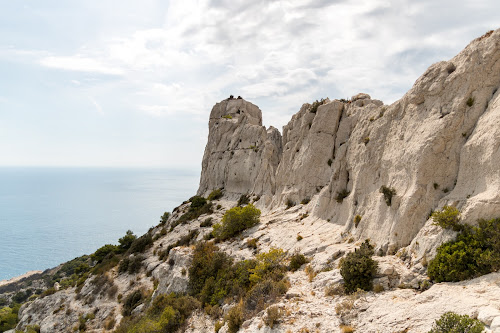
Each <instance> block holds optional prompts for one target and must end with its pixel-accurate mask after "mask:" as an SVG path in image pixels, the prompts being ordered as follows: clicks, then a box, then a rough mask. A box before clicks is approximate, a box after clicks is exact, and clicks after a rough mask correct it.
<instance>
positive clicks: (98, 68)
mask: <svg viewBox="0 0 500 333" xmlns="http://www.w3.org/2000/svg"><path fill="white" fill-rule="evenodd" d="M0 5H1V8H2V10H1V11H0V166H107V167H161V168H163V167H172V168H200V165H201V159H202V155H203V150H204V148H205V144H206V140H207V136H208V118H209V114H210V110H211V108H212V106H213V105H214V104H215V103H216V102H219V101H221V100H222V99H225V98H227V97H228V96H229V95H230V94H233V95H235V96H238V95H241V96H243V98H245V99H246V100H248V101H250V102H252V103H254V104H256V105H257V106H259V108H260V109H261V110H262V113H263V121H264V125H266V126H269V125H272V126H274V127H277V128H278V129H280V130H281V128H282V126H283V125H285V124H286V123H287V122H288V121H289V120H290V118H291V116H292V115H293V114H294V113H296V112H297V111H298V110H299V109H300V107H301V105H302V104H303V103H306V102H312V101H314V100H316V99H320V98H324V97H329V98H330V99H333V98H349V97H351V96H353V95H355V94H357V93H359V92H365V93H368V94H370V95H371V96H372V98H376V99H380V100H382V101H384V102H385V103H386V104H390V103H392V102H394V101H396V100H398V99H399V98H401V97H402V96H403V95H404V93H405V92H406V91H407V90H408V89H410V88H411V86H412V85H413V83H414V82H415V80H416V79H417V78H418V77H419V76H420V75H421V74H423V73H424V71H425V69H426V68H427V67H429V66H430V65H431V64H433V63H435V62H437V61H441V60H448V59H450V58H452V57H453V56H454V55H455V54H457V53H458V52H460V51H461V50H462V49H463V48H464V47H465V46H466V45H467V44H468V43H469V42H470V41H472V40H473V39H474V38H476V37H479V36H481V35H483V34H484V33H485V32H487V31H488V30H491V29H497V28H499V22H498V13H499V12H500V2H499V1H497V0H473V1H468V0H465V1H449V0H443V1H437V0H422V1H415V0H413V1H406V0H401V1H395V0H394V1H384V0H369V1H362V0H361V1H360V0H358V1H349V0H332V1H328V0H304V1H279V0H268V1H261V0H241V1H239V0H181V1H177V0H170V1H168V0H161V1H156V0H141V1H131V0H120V1H118V0H99V1H97V0H68V1H60V0H57V1H56V0H44V1H39V0H17V1H10V0H0Z"/></svg>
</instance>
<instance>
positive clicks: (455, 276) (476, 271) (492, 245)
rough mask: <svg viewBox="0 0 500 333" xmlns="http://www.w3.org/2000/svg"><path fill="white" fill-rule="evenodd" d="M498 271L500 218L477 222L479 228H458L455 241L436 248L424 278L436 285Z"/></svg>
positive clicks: (499, 267)
mask: <svg viewBox="0 0 500 333" xmlns="http://www.w3.org/2000/svg"><path fill="white" fill-rule="evenodd" d="M452 216H453V214H452ZM446 225H447V224H446ZM498 269H500V218H498V219H492V220H489V221H487V220H479V221H478V226H470V225H460V232H459V234H458V235H457V238H456V239H455V240H453V241H450V242H446V243H444V244H442V245H441V246H439V247H438V249H437V254H436V257H435V258H434V259H432V260H431V261H430V262H429V265H428V269H427V275H428V276H429V277H430V278H431V279H432V280H434V281H436V282H443V281H462V280H466V279H471V278H475V277H478V276H481V275H484V274H488V273H490V272H494V271H497V270H498Z"/></svg>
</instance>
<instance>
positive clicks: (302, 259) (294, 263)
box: [288, 252, 308, 272]
mask: <svg viewBox="0 0 500 333" xmlns="http://www.w3.org/2000/svg"><path fill="white" fill-rule="evenodd" d="M307 262H308V260H307V258H306V256H304V255H303V254H302V253H299V252H295V253H294V254H292V255H291V257H290V264H289V265H288V269H289V270H291V271H292V272H295V271H296V270H298V269H299V268H300V267H301V266H302V265H304V264H305V263H307Z"/></svg>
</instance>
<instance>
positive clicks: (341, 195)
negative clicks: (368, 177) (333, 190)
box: [335, 189, 351, 203]
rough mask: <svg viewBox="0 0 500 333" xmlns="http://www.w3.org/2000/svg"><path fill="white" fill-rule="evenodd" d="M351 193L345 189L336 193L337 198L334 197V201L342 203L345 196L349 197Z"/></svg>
mask: <svg viewBox="0 0 500 333" xmlns="http://www.w3.org/2000/svg"><path fill="white" fill-rule="evenodd" d="M350 193H351V192H349V191H348V190H347V189H344V190H342V191H340V192H337V196H336V197H335V200H336V201H337V202H338V203H342V202H343V201H344V199H345V198H347V196H349V194H350Z"/></svg>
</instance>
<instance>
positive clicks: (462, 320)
mask: <svg viewBox="0 0 500 333" xmlns="http://www.w3.org/2000/svg"><path fill="white" fill-rule="evenodd" d="M483 331H484V324H483V323H482V322H480V321H479V320H477V319H473V318H471V317H469V316H467V315H459V314H456V313H454V312H446V313H445V314H443V315H442V316H441V317H440V318H439V319H437V320H436V321H435V322H434V325H432V329H431V330H430V331H429V332H428V333H481V332H483Z"/></svg>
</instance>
